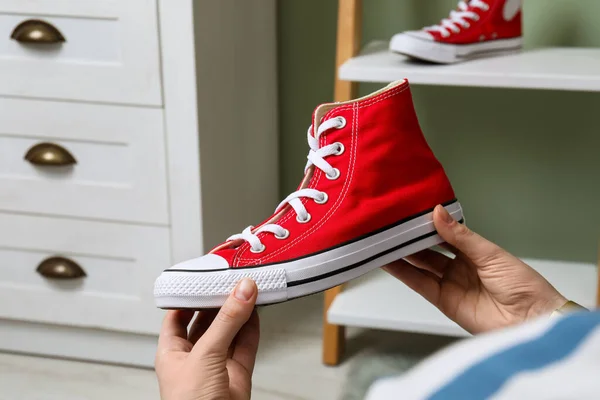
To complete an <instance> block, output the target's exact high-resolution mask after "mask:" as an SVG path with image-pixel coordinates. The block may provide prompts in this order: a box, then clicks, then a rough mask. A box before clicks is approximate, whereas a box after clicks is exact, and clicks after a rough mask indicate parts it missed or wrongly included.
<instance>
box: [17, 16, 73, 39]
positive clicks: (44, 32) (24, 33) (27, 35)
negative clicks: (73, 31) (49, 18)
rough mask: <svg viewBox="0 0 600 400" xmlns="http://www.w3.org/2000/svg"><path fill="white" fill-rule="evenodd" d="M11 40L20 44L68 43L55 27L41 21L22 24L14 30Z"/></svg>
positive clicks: (28, 21) (33, 20)
mask: <svg viewBox="0 0 600 400" xmlns="http://www.w3.org/2000/svg"><path fill="white" fill-rule="evenodd" d="M10 38H11V39H14V40H16V41H17V42H19V43H40V44H54V43H62V42H66V41H67V40H66V39H65V37H64V36H63V34H62V33H61V32H60V31H59V30H58V29H57V28H56V27H55V26H54V25H52V24H51V23H49V22H46V21H42V20H40V19H28V20H27V21H23V22H21V23H20V24H19V25H17V26H16V28H15V29H13V31H12V34H11V35H10Z"/></svg>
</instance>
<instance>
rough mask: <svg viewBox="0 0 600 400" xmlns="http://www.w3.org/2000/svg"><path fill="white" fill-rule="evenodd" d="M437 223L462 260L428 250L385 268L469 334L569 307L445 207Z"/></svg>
mask: <svg viewBox="0 0 600 400" xmlns="http://www.w3.org/2000/svg"><path fill="white" fill-rule="evenodd" d="M433 222H434V225H435V228H436V230H437V231H438V234H439V235H440V236H441V237H442V238H443V239H444V240H445V241H446V242H447V243H448V244H450V246H445V247H446V248H447V250H449V251H451V252H452V253H454V254H455V255H456V258H449V257H446V256H445V255H443V254H441V253H438V252H435V251H433V250H424V251H421V252H419V253H416V254H414V255H412V256H409V257H406V259H405V260H399V261H396V262H394V263H392V264H390V265H388V266H386V267H384V269H385V270H386V271H387V272H389V273H390V274H391V275H393V276H394V277H396V278H398V279H400V280H401V281H402V282H404V283H405V284H406V285H407V286H408V287H410V288H411V289H413V290H415V291H416V292H417V293H419V294H420V295H421V296H423V297H424V298H425V299H427V300H428V301H429V302H431V303H432V304H433V305H435V306H436V307H437V308H439V309H440V310H441V311H442V312H443V313H444V314H446V316H448V318H450V319H451V320H453V321H454V322H456V323H457V324H458V325H460V326H462V327H463V328H464V329H465V330H467V331H468V332H471V333H480V332H485V331H489V330H492V329H496V328H501V327H504V326H507V325H512V324H516V323H519V322H522V321H525V320H527V319H530V318H533V317H536V316H539V315H544V314H550V313H551V312H552V311H554V310H555V309H557V308H559V307H561V306H562V305H563V304H565V303H566V301H567V300H566V299H565V298H564V297H563V296H562V295H561V294H560V293H558V291H557V290H556V289H555V288H554V287H553V286H552V285H551V284H550V283H549V282H548V281H547V280H546V279H544V278H543V277H542V276H541V275H540V274H539V273H537V272H536V271H535V270H534V269H533V268H531V267H530V266H529V265H527V264H525V263H524V262H522V261H521V260H519V259H518V258H516V257H515V256H513V255H511V254H509V253H508V252H507V251H505V250H503V249H502V248H500V247H498V246H497V245H495V244H494V243H492V242H490V241H488V240H486V239H484V238H482V237H481V236H479V235H477V234H476V233H474V232H472V231H470V230H469V229H468V228H467V227H466V226H464V225H462V224H459V223H458V222H456V221H455V220H454V219H452V217H451V216H450V215H449V214H448V212H447V211H446V210H445V209H444V207H442V206H437V207H436V208H435V210H434V212H433Z"/></svg>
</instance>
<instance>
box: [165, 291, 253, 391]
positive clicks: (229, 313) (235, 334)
mask: <svg viewBox="0 0 600 400" xmlns="http://www.w3.org/2000/svg"><path fill="white" fill-rule="evenodd" d="M257 293H258V290H257V288H256V284H255V283H254V281H252V280H250V279H242V280H241V281H240V282H239V283H238V285H237V286H236V288H235V290H234V291H233V293H232V294H231V295H230V296H229V298H228V299H227V301H226V302H225V304H224V305H223V307H222V308H221V309H220V310H218V312H217V310H214V311H213V310H211V311H200V312H198V316H197V317H196V319H195V320H194V323H193V324H192V325H191V327H190V330H189V332H188V330H187V326H188V324H189V323H190V321H191V319H192V317H193V316H194V311H169V312H167V315H166V317H165V320H164V322H163V327H162V330H161V333H160V337H159V340H158V350H157V353H156V362H155V365H156V375H157V376H158V383H159V386H160V395H161V398H162V399H163V400H198V399H235V400H238V399H249V398H250V392H251V389H252V371H253V369H254V361H255V359H256V352H257V351H258V339H259V322H258V314H257V313H256V311H255V310H254V304H255V303H256V296H257Z"/></svg>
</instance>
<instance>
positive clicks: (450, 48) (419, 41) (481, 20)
mask: <svg viewBox="0 0 600 400" xmlns="http://www.w3.org/2000/svg"><path fill="white" fill-rule="evenodd" d="M521 3H522V0H470V1H461V2H460V3H459V4H458V10H455V11H451V12H450V17H449V18H447V19H444V20H442V22H440V24H439V25H434V26H429V27H426V28H423V29H422V30H420V31H408V32H404V33H399V34H397V35H395V36H394V37H392V40H391V42H390V50H392V51H394V52H397V53H401V54H405V55H407V56H410V57H414V58H418V59H421V60H425V61H431V62H435V63H440V64H451V63H456V62H460V61H466V60H469V59H473V58H480V57H490V56H496V55H503V54H510V53H514V52H516V51H519V50H520V49H521V45H522V37H521V35H522V33H521V32H522V28H521Z"/></svg>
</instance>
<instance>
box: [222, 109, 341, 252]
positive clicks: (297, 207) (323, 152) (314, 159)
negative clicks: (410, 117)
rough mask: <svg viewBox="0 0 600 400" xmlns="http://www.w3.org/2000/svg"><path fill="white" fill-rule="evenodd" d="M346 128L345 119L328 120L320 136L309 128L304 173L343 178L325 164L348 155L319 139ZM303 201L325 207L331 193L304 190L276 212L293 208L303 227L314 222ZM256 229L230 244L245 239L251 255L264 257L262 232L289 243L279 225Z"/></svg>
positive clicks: (321, 128)
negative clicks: (317, 171) (333, 157)
mask: <svg viewBox="0 0 600 400" xmlns="http://www.w3.org/2000/svg"><path fill="white" fill-rule="evenodd" d="M344 126H346V120H345V119H344V118H343V117H336V118H332V119H328V120H327V121H325V122H323V123H322V124H321V125H319V128H318V129H317V134H316V136H314V137H313V135H312V125H311V126H310V128H308V133H307V137H308V145H309V146H310V151H309V153H308V157H307V158H308V162H307V163H306V167H304V173H305V174H306V171H307V170H308V169H309V168H310V167H311V166H312V165H314V166H315V168H318V169H320V170H321V171H323V172H324V173H325V174H326V176H327V178H328V179H337V178H339V176H340V171H339V170H338V169H337V168H333V167H332V166H331V164H329V163H328V162H327V161H325V157H328V156H331V155H340V154H342V153H343V152H344V145H343V144H342V143H339V142H337V143H333V144H329V145H327V146H323V147H319V137H320V136H321V134H323V133H324V132H325V131H328V130H329V129H332V128H336V129H341V128H343V127H344ZM302 198H309V199H313V200H314V201H315V202H316V203H318V204H325V203H326V202H327V200H328V196H327V193H325V192H320V191H318V190H316V189H300V190H297V191H295V192H293V193H292V194H290V195H289V196H288V197H286V198H285V199H284V200H283V201H282V202H281V203H279V205H278V206H277V208H276V209H275V212H274V214H277V213H278V212H279V211H280V210H281V209H282V208H283V207H285V206H286V205H287V204H289V205H290V207H292V209H293V210H294V212H295V213H296V220H297V221H298V222H299V223H301V224H303V223H307V222H308V221H310V218H311V217H310V214H309V213H308V211H306V208H305V207H304V204H302V200H301V199H302ZM252 229H254V227H253V226H249V227H247V228H246V229H244V230H243V231H242V233H239V234H237V235H233V236H230V237H229V238H228V239H227V241H231V240H238V239H242V240H245V241H246V242H248V243H250V251H252V252H254V253H261V252H263V251H264V250H265V245H264V244H263V243H262V242H261V241H260V239H259V238H258V234H259V233H261V232H270V233H272V234H274V235H275V237H276V238H277V239H286V238H287V237H288V236H289V235H290V232H289V231H288V230H287V229H285V228H283V227H281V226H280V225H277V224H266V225H263V226H261V227H260V228H258V229H257V230H256V231H254V232H252Z"/></svg>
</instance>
